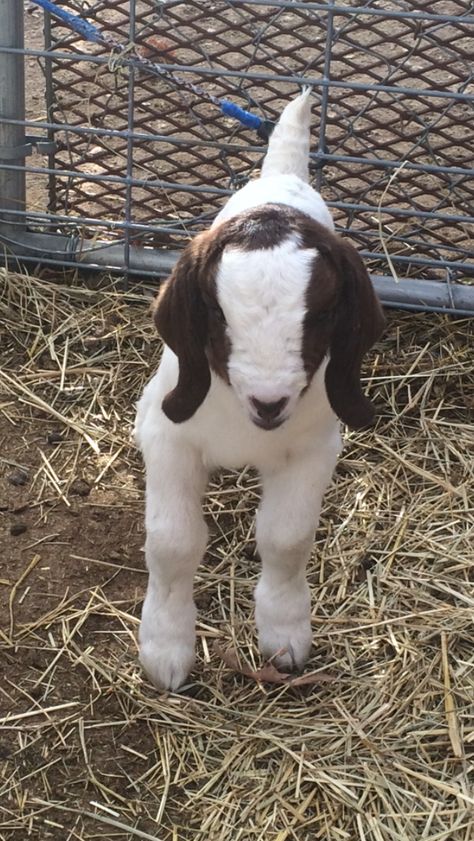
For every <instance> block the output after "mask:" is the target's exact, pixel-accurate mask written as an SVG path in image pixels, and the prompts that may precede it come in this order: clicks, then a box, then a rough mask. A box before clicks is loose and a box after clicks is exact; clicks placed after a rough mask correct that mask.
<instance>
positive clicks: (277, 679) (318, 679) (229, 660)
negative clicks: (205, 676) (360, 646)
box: [214, 642, 336, 686]
mask: <svg viewBox="0 0 474 841" xmlns="http://www.w3.org/2000/svg"><path fill="white" fill-rule="evenodd" d="M214 651H215V652H216V654H218V656H219V657H220V658H221V660H223V662H224V663H225V664H226V666H228V667H229V669H232V671H233V672H239V674H241V675H244V676H245V677H249V678H251V679H252V680H256V681H258V682H259V683H276V684H281V685H283V684H284V685H287V686H311V685H315V684H318V683H334V682H335V681H336V678H335V677H334V676H332V675H328V674H327V673H326V672H308V673H307V674H305V675H297V676H295V675H291V674H288V673H287V672H279V671H278V669H277V668H276V667H275V666H274V665H273V663H272V662H271V661H268V662H267V663H265V664H264V665H263V666H262V668H261V669H256V670H254V669H251V668H250V666H246V665H242V664H241V663H240V661H239V658H238V656H237V652H236V650H235V648H227V649H226V650H225V651H224V649H223V648H221V646H220V645H219V644H218V643H217V642H216V643H214Z"/></svg>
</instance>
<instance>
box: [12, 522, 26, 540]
mask: <svg viewBox="0 0 474 841" xmlns="http://www.w3.org/2000/svg"><path fill="white" fill-rule="evenodd" d="M27 529H28V526H27V525H26V523H13V525H12V526H10V534H11V535H13V537H18V535H19V534H24V533H25V531H27Z"/></svg>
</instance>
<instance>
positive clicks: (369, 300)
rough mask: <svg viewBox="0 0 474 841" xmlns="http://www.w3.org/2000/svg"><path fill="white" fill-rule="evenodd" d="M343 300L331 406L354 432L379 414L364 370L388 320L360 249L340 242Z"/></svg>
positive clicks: (330, 373)
mask: <svg viewBox="0 0 474 841" xmlns="http://www.w3.org/2000/svg"><path fill="white" fill-rule="evenodd" d="M339 248H340V252H339V255H338V256H339V257H340V260H341V262H340V266H339V271H340V272H341V274H342V281H343V287H342V296H341V299H340V302H339V305H338V310H337V312H336V321H335V325H334V330H333V333H332V337H331V343H330V359H329V364H328V367H327V368H326V376H325V380H326V391H327V395H328V398H329V402H330V404H331V406H332V408H333V410H334V412H335V413H336V415H337V416H338V417H339V418H341V420H342V421H343V422H344V423H346V424H347V425H348V426H349V427H351V428H352V429H361V428H362V427H364V426H368V425H369V424H370V423H372V421H373V419H374V415H375V410H374V407H373V405H372V403H371V402H370V400H368V399H367V397H364V395H363V393H362V387H361V383H360V369H361V365H362V360H363V358H364V355H365V354H366V353H367V351H368V350H370V348H371V347H372V345H373V344H374V343H375V342H376V341H377V339H378V338H379V337H380V335H381V334H382V331H383V329H384V327H385V317H384V315H383V312H382V308H381V306H380V303H379V301H378V298H377V296H376V294H375V292H374V290H373V287H372V282H371V280H370V277H369V275H368V272H367V269H366V268H365V266H364V263H363V261H362V258H361V257H360V256H359V253H358V252H357V251H356V249H355V248H354V247H353V246H352V245H350V244H349V243H347V242H340V245H339Z"/></svg>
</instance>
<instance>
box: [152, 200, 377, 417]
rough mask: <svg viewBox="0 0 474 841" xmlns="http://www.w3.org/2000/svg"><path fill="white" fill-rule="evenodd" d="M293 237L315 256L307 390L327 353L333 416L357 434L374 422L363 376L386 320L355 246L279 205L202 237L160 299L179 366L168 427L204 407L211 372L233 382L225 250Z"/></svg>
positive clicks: (166, 406) (167, 407)
mask: <svg viewBox="0 0 474 841" xmlns="http://www.w3.org/2000/svg"><path fill="white" fill-rule="evenodd" d="M295 233H296V234H298V235H299V236H300V237H301V244H302V246H303V247H304V248H311V249H316V250H317V251H318V255H317V257H316V258H315V260H314V265H313V271H312V275H311V279H310V282H309V284H308V290H307V314H306V317H305V321H304V325H303V347H302V354H303V360H304V365H305V370H306V372H307V375H308V383H309V382H310V380H311V377H312V376H313V374H314V373H315V371H316V370H317V368H318V367H319V365H320V364H321V362H322V360H323V359H324V357H325V355H326V354H327V352H328V351H329V352H330V361H329V364H328V367H327V370H326V389H327V393H328V398H329V402H330V403H331V406H332V408H333V409H334V411H335V413H336V414H337V415H338V416H339V417H340V418H341V419H342V420H343V421H344V422H345V423H347V424H348V425H349V426H351V427H353V428H360V427H363V426H366V425H367V424H369V423H370V422H371V421H372V420H373V415H374V409H373V407H372V404H371V403H370V401H369V400H368V399H367V398H366V397H364V395H363V393H362V389H361V384H360V369H361V364H362V360H363V357H364V355H365V354H366V353H367V351H368V350H369V349H370V347H372V345H373V344H374V342H375V341H376V340H377V338H378V337H379V336H380V334H381V332H382V330H383V327H384V324H385V319H384V317H383V314H382V310H381V307H380V304H379V302H378V299H377V297H376V295H375V293H374V291H373V288H372V284H371V281H370V278H369V276H368V273H367V270H366V269H365V266H364V264H363V262H362V260H361V258H360V256H359V254H358V252H357V251H356V249H355V248H354V247H353V246H352V245H350V244H349V243H347V242H345V241H343V240H342V239H341V238H340V237H338V236H336V235H335V234H333V233H332V232H331V231H328V230H327V228H325V227H324V226H322V225H320V224H319V223H318V222H316V221H314V220H313V219H311V218H310V217H309V216H306V215H305V214H304V213H301V212H300V211H298V210H295V209H293V208H291V207H287V206H285V205H274V204H266V205H264V206H262V207H259V208H254V209H251V210H249V211H246V212H244V213H241V214H239V215H238V216H235V217H234V218H232V219H230V220H227V221H225V222H223V223H222V224H221V225H219V226H218V227H216V228H215V229H213V230H210V231H206V232H205V233H203V234H199V235H198V236H197V237H196V238H195V240H194V241H193V242H192V243H190V245H188V246H187V248H186V249H185V250H184V252H183V254H182V256H181V257H180V259H179V261H178V263H177V264H176V266H175V268H174V270H173V272H172V274H171V276H170V278H169V280H168V281H167V282H166V284H165V287H164V289H163V291H162V292H161V293H160V295H159V296H158V299H157V302H156V306H155V322H156V325H157V327H158V330H159V332H160V333H161V336H162V338H163V340H164V341H165V342H166V344H168V345H169V346H170V347H171V349H172V350H173V351H174V352H175V353H176V355H177V357H178V361H179V379H178V384H177V386H176V388H175V389H174V390H173V391H172V392H170V393H169V394H168V395H167V396H166V398H165V400H164V401H163V411H164V412H165V414H166V415H167V416H168V417H169V418H170V420H172V421H174V422H175V423H180V422H182V421H185V420H188V419H189V418H190V417H191V416H192V415H193V414H194V412H195V411H196V410H197V409H198V407H199V406H200V405H201V403H202V402H203V400H204V399H205V397H206V394H207V392H208V390H209V386H210V382H211V377H210V370H209V366H210V367H211V368H212V370H213V371H215V373H216V374H218V375H219V376H220V377H222V379H224V380H225V381H226V382H228V381H229V380H228V373H227V361H228V358H229V353H230V350H231V348H230V339H229V337H228V336H227V334H226V326H225V319H224V315H223V313H222V311H221V310H220V307H219V304H218V301H217V294H216V277H217V271H218V265H219V260H220V257H221V254H222V252H223V250H224V248H225V247H226V246H228V245H232V247H234V248H240V249H241V250H242V251H249V250H253V249H262V248H263V249H265V248H272V247H274V246H275V245H277V244H279V243H280V242H281V241H282V240H284V239H286V238H288V237H289V236H291V235H292V234H295Z"/></svg>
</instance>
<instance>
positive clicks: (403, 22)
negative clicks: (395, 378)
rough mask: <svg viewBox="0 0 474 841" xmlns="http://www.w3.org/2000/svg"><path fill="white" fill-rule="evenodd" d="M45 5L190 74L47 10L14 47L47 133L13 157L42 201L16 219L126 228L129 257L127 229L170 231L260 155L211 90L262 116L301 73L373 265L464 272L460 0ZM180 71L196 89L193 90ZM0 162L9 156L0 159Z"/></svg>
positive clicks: (466, 123)
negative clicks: (39, 26)
mask: <svg viewBox="0 0 474 841" xmlns="http://www.w3.org/2000/svg"><path fill="white" fill-rule="evenodd" d="M1 2H2V3H5V2H7V3H8V2H11V0H1ZM57 5H59V6H60V7H61V8H62V9H67V10H69V11H70V12H73V13H74V14H77V15H81V16H82V17H85V18H86V19H87V20H88V21H90V22H92V23H94V24H95V25H96V26H97V27H98V28H99V29H100V30H101V31H102V32H103V33H104V34H105V35H107V36H110V37H112V38H113V39H115V40H116V41H119V42H120V43H121V44H123V45H128V46H129V49H130V52H129V53H128V55H129V57H132V56H133V55H137V54H138V55H139V56H145V57H147V58H148V59H151V60H153V61H156V62H159V63H160V65H161V66H162V67H163V68H164V69H165V70H168V71H171V72H172V73H173V74H177V75H178V76H179V77H180V78H181V79H182V80H184V81H185V82H186V83H188V85H187V86H181V85H180V84H175V82H174V81H173V80H172V79H170V78H169V76H168V77H167V76H166V74H165V75H161V76H156V75H152V74H150V73H149V72H147V70H146V68H144V69H137V66H136V64H135V65H134V66H130V64H129V63H128V62H127V60H126V59H127V53H125V54H124V53H123V52H122V53H118V52H117V51H115V52H111V51H110V49H108V48H107V46H104V45H100V44H92V43H90V42H87V41H85V40H83V39H81V38H80V37H79V36H78V34H77V33H75V32H74V31H72V30H71V29H70V28H68V27H66V26H65V25H64V24H63V23H61V22H59V21H57V20H56V19H54V17H53V18H49V16H48V15H47V16H46V29H45V32H46V49H45V50H42V49H39V50H38V49H37V50H34V49H33V50H31V49H30V50H28V49H27V51H26V52H27V54H28V55H37V57H38V61H39V62H40V64H41V65H42V67H43V70H44V72H45V76H46V95H47V104H46V108H45V109H44V110H43V112H42V115H43V117H42V119H39V120H38V119H37V115H32V116H35V120H34V125H35V132H36V133H39V132H41V133H43V134H44V135H47V137H48V139H49V141H51V142H54V144H55V145H54V151H53V152H51V153H50V155H49V157H44V156H41V155H40V156H38V155H36V157H29V158H27V159H26V170H27V172H30V176H29V177H30V178H31V177H34V178H35V179H36V180H37V181H38V180H40V181H41V182H42V183H44V185H45V191H46V186H47V188H48V212H47V214H45V213H44V211H42V212H39V213H38V211H36V214H35V212H32V211H31V208H28V206H27V208H26V209H27V211H28V222H29V227H30V228H31V227H33V228H34V229H35V230H36V231H44V230H45V229H48V230H54V231H56V232H61V233H65V232H66V233H69V234H73V235H74V237H76V239H75V241H74V245H72V244H71V243H72V240H70V250H71V252H72V251H73V250H74V248H76V249H77V244H78V242H80V241H81V239H82V238H86V240H88V241H89V243H90V240H91V238H93V237H99V238H100V240H102V241H103V240H107V241H110V242H116V243H122V242H123V241H125V245H126V248H125V259H126V260H129V261H130V253H131V251H133V249H135V248H136V247H137V246H143V245H153V246H154V247H159V248H164V249H176V248H179V247H181V245H182V244H183V242H184V241H185V240H186V239H187V238H189V236H192V235H193V234H194V233H195V232H197V231H198V230H201V229H202V228H203V227H205V226H207V225H208V223H209V220H210V219H211V218H212V216H213V214H214V213H215V212H216V210H217V208H218V207H219V206H220V204H221V203H222V200H223V198H224V197H225V196H226V195H228V194H229V192H231V191H232V190H235V189H238V188H239V187H240V186H241V185H242V184H244V183H245V182H246V181H247V179H248V178H250V177H252V176H253V175H254V174H255V173H256V172H257V171H258V167H259V164H260V162H261V159H262V156H263V154H264V151H265V145H264V143H263V142H262V140H261V139H260V138H259V137H258V136H257V135H256V133H255V132H254V131H251V130H249V129H246V128H244V127H243V126H242V125H240V123H238V122H237V121H235V120H232V119H231V118H228V117H226V116H223V114H222V113H221V111H220V109H219V107H217V106H216V105H215V104H213V103H212V102H209V101H208V98H209V96H211V97H217V98H219V99H221V98H226V99H229V100H232V102H234V103H235V104H237V105H240V106H241V107H243V108H245V109H247V110H248V111H250V112H252V113H254V114H257V115H259V116H261V117H263V118H267V119H270V120H272V119H275V118H276V117H277V116H278V113H279V112H280V110H281V108H282V107H283V105H284V104H285V103H286V102H287V101H288V98H289V97H291V96H294V95H295V93H296V92H297V91H298V89H299V87H300V86H301V84H302V83H303V82H305V83H308V84H311V85H312V86H313V89H314V103H315V104H314V109H313V111H314V133H313V137H314V144H313V153H312V175H313V183H314V184H315V186H316V187H317V188H318V189H321V191H322V193H323V195H324V197H325V199H326V200H327V201H328V203H329V205H330V206H331V208H332V209H333V213H334V216H335V219H336V223H337V226H338V228H339V230H341V231H342V232H348V233H349V234H350V236H351V237H352V238H353V239H354V240H355V242H356V243H357V244H358V246H359V247H360V249H361V250H362V253H363V254H364V255H365V256H366V257H368V258H369V266H370V267H371V269H372V271H374V272H376V273H379V274H384V275H390V274H393V273H396V274H397V275H398V276H399V277H401V278H424V279H425V280H443V281H445V282H447V283H452V282H453V281H456V280H457V281H461V282H464V283H466V282H468V278H469V277H470V276H471V275H472V273H473V270H474V260H473V258H472V249H471V242H472V231H473V221H474V216H473V199H474V179H473V173H474V170H473V168H472V148H473V146H474V143H473V140H474V121H473V119H472V117H473V103H474V90H473V82H472V63H471V59H472V46H473V40H472V35H473V24H474V16H473V14H472V9H471V8H470V4H468V3H466V2H465V1H464V0H446V2H444V0H443V1H442V0H438V1H437V2H436V0H435V2H433V0H420V2H419V3H417V4H416V10H415V9H414V4H412V3H409V2H405V0H382V2H377V3H375V2H371V1H370V0H368V2H359V0H348V2H344V3H342V2H341V3H334V2H320V3H314V2H291V0H213V1H212V2H204V1H203V0H135V2H134V0H132V1H131V2H129V0H108V2H103V0H100V2H92V0H91V2H88V3H86V4H85V3H83V2H82V0H64V2H61V3H58V4H57ZM3 43H5V41H3ZM7 54H8V52H7ZM9 55H10V58H11V57H12V52H11V51H10V53H9ZM189 83H194V84H197V85H198V86H200V87H201V88H202V89H203V91H204V94H207V96H206V95H203V96H199V95H196V94H193V93H192V92H190V90H189V89H188V86H189ZM7 116H8V115H7ZM2 118H3V119H2V120H0V124H2V123H3V126H4V129H5V126H6V123H5V120H4V115H2ZM20 122H21V120H20ZM9 125H10V126H11V120H10V123H9ZM31 130H32V129H31V125H30V123H29V122H28V121H27V129H26V131H27V133H30V132H31ZM1 146H2V144H1V143H0V147H1ZM0 158H1V155H0ZM22 166H23V164H22V163H21V165H20V167H19V168H22ZM1 167H2V161H1V160H0V168H1ZM3 170H4V172H5V171H9V172H13V171H14V165H13V167H12V164H11V163H10V164H9V163H8V161H6V160H5V159H3ZM0 213H1V209H0ZM19 216H21V214H19ZM10 218H11V217H10ZM18 221H22V220H21V219H19V220H18ZM90 261H91V262H94V260H93V259H92V257H91V260H90ZM59 262H61V260H59ZM132 262H133V261H132ZM402 283H403V281H402ZM426 288H428V287H426Z"/></svg>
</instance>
